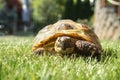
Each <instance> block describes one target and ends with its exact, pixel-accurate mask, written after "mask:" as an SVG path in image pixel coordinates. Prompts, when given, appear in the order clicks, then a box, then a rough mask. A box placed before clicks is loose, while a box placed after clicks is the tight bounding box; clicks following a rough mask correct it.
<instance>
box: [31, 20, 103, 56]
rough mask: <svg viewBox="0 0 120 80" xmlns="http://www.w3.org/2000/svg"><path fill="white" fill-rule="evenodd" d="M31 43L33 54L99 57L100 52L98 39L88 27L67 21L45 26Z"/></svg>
mask: <svg viewBox="0 0 120 80" xmlns="http://www.w3.org/2000/svg"><path fill="white" fill-rule="evenodd" d="M33 42H34V43H33V47H32V51H33V54H42V53H44V52H50V53H53V54H61V55H66V54H67V55H69V54H72V53H76V54H79V55H85V56H90V55H99V54H100V53H101V51H102V47H101V44H100V42H99V39H98V37H97V35H96V34H95V33H94V31H93V30H92V29H91V28H90V27H88V26H87V25H85V24H81V23H76V22H74V21H72V20H69V19H65V20H59V21H57V22H56V23H54V24H50V25H47V26H45V27H44V28H42V29H41V30H40V31H39V32H38V34H37V35H36V37H35V38H34V40H33Z"/></svg>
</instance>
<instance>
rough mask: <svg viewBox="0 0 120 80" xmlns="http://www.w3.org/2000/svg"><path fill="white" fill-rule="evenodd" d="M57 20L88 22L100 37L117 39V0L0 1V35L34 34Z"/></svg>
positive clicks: (119, 8) (119, 30)
mask: <svg viewBox="0 0 120 80" xmlns="http://www.w3.org/2000/svg"><path fill="white" fill-rule="evenodd" d="M61 19H72V20H74V21H76V22H79V23H84V24H87V25H89V26H90V27H91V28H92V29H93V30H94V31H95V33H96V34H97V35H98V37H99V38H100V39H120V0H0V35H26V34H36V33H37V32H38V31H39V30H40V29H41V28H43V27H44V26H46V25H48V24H53V23H55V22H56V21H58V20H61Z"/></svg>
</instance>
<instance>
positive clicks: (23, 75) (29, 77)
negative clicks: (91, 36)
mask: <svg viewBox="0 0 120 80" xmlns="http://www.w3.org/2000/svg"><path fill="white" fill-rule="evenodd" d="M32 40H33V37H14V36H11V37H10V36H9V37H0V80H120V41H119V40H118V41H101V44H102V46H103V53H104V54H105V57H104V58H103V59H102V60H101V61H99V62H97V60H96V59H91V58H86V59H84V58H83V57H78V58H67V57H64V58H61V57H60V56H45V55H44V56H32V55H31V46H32Z"/></svg>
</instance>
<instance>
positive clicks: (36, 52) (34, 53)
mask: <svg viewBox="0 0 120 80" xmlns="http://www.w3.org/2000/svg"><path fill="white" fill-rule="evenodd" d="M44 51H45V50H44V48H38V49H36V50H34V51H33V55H41V54H43V52H44Z"/></svg>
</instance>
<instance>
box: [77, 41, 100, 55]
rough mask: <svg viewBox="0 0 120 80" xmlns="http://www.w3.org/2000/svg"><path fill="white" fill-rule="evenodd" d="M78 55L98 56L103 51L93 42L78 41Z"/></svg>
mask: <svg viewBox="0 0 120 80" xmlns="http://www.w3.org/2000/svg"><path fill="white" fill-rule="evenodd" d="M75 44H76V47H77V53H78V54H81V55H84V56H98V55H100V53H101V50H100V49H99V48H98V47H97V46H96V45H95V44H94V43H92V42H88V41H84V40H78V41H76V43H75Z"/></svg>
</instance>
